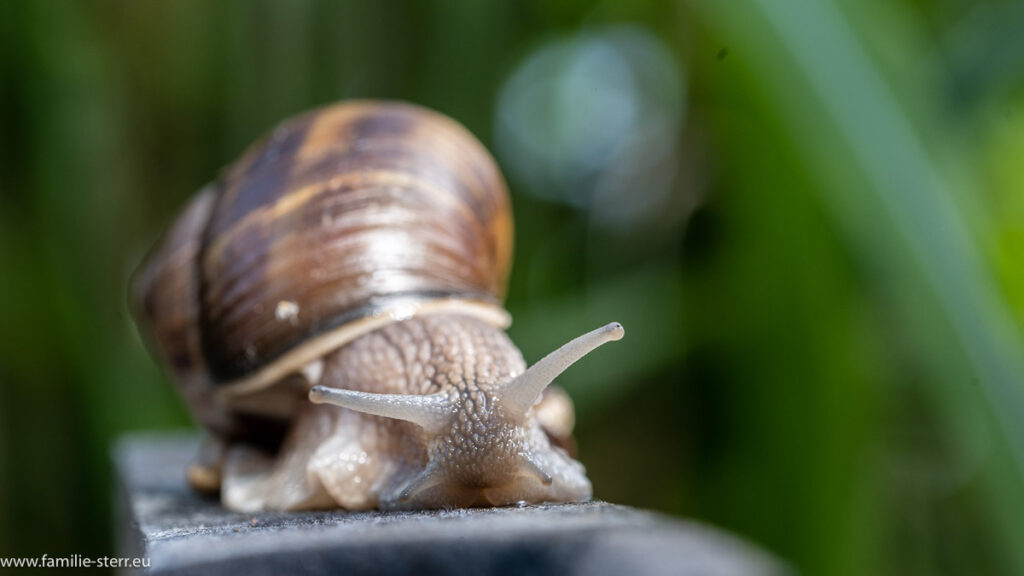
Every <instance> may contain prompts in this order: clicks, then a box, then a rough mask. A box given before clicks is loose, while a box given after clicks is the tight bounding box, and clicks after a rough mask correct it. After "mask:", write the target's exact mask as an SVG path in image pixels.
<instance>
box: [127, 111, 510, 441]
mask: <svg viewBox="0 0 1024 576" xmlns="http://www.w3.org/2000/svg"><path fill="white" fill-rule="evenodd" d="M511 247H512V220H511V212H510V207H509V199H508V194H507V191H506V188H505V184H504V182H503V180H502V177H501V175H500V173H499V171H498V168H497V166H496V165H495V162H494V160H493V159H492V158H491V156H490V155H489V154H488V153H487V151H486V150H485V149H484V147H483V146H482V145H481V144H480V143H479V141H477V140H476V138H474V137H473V136H472V135H471V134H470V133H469V132H468V131H467V130H466V129H465V128H463V127H462V126H460V125H459V124H457V123H456V122H454V121H453V120H451V119H449V118H447V117H445V116H442V115H440V114H438V113H435V112H431V111H429V110H426V109H424V108H420V107H417V106H413V105H409V104H404V103H397V102H372V101H357V102H346V103H341V104H336V105H333V106H329V107H326V108H323V109H320V110H316V111H313V112H310V113H307V114H304V115H301V116H298V117H296V118H293V119H291V120H288V121H286V122H284V123H283V124H281V125H280V126H279V127H277V128H276V129H275V130H274V131H273V132H272V133H271V134H270V135H269V136H268V137H266V138H265V139H264V140H262V141H261V142H259V143H257V144H256V145H254V146H253V147H252V148H251V149H250V150H248V151H247V152H246V153H245V154H244V155H243V156H242V158H241V159H239V160H238V161H237V162H236V163H235V164H234V165H233V166H231V167H229V168H228V169H226V170H225V171H224V173H223V175H222V177H221V178H220V179H219V180H218V181H217V182H215V183H214V184H211V185H210V186H209V187H207V188H206V189H205V190H204V191H203V192H201V193H200V194H199V195H198V196H197V197H196V198H194V199H193V200H192V201H191V202H190V203H189V205H188V206H187V207H186V208H185V210H184V211H183V212H182V214H181V216H179V218H178V219H177V220H176V221H175V222H174V224H173V225H172V226H171V228H170V229H169V231H168V232H167V234H166V235H165V237H164V238H163V240H162V241H161V242H160V243H158V245H157V246H156V247H155V248H154V250H153V252H152V253H151V255H150V256H149V257H148V258H147V260H146V262H144V264H143V266H142V267H141V268H140V270H139V272H138V273H137V275H136V278H135V280H134V285H133V292H134V298H135V300H136V314H137V317H138V319H139V324H140V325H143V326H144V329H143V332H146V333H148V334H149V335H150V336H151V338H150V339H151V341H152V342H153V344H154V345H155V347H156V349H157V351H158V353H159V355H160V356H161V357H162V358H163V359H164V361H165V362H166V363H167V364H168V365H169V367H170V368H171V370H172V372H174V374H175V376H176V377H177V379H178V380H179V382H180V383H181V384H182V386H183V388H184V393H185V396H186V398H187V399H188V400H189V404H190V405H191V406H192V407H193V409H194V410H195V411H196V412H197V414H198V415H199V417H200V419H201V420H203V421H204V423H206V424H207V425H208V426H210V427H211V428H213V429H214V430H217V431H222V432H223V431H225V430H232V429H234V428H236V427H237V426H236V423H234V422H230V421H228V420H230V419H232V418H237V416H232V415H230V414H229V415H225V411H223V410H221V409H219V408H218V407H217V406H216V404H217V403H216V401H215V399H214V398H213V395H212V392H211V391H212V390H214V389H217V388H221V389H223V388H225V387H227V388H232V387H233V388H235V389H237V390H241V391H243V392H245V393H251V392H257V391H260V390H263V389H266V388H268V387H270V386H271V385H273V384H275V383H276V382H278V381H280V380H281V379H282V378H285V377H286V376H288V375H289V374H294V373H295V372H296V371H298V370H300V369H301V368H302V367H303V366H304V365H306V364H308V363H309V362H311V361H313V360H316V359H317V358H318V357H320V356H322V355H323V354H324V353H326V352H328V351H330V350H332V349H334V348H337V347H338V346H339V345H341V344H343V343H345V342H347V341H350V340H351V339H352V338H353V337H354V336H356V335H358V334H361V333H365V332H366V331H368V330H371V329H373V328H375V327H379V326H381V325H383V324H385V323H387V322H392V321H394V320H396V319H400V318H402V317H407V316H408V315H411V314H416V313H420V312H429V311H430V310H434V309H437V310H441V311H443V310H445V309H447V308H450V307H453V306H459V307H461V309H472V310H476V311H477V312H478V315H479V316H480V317H483V318H485V319H488V320H489V321H491V323H493V324H495V325H499V326H501V325H502V324H505V323H507V316H506V315H505V314H504V312H503V311H502V310H501V309H500V304H501V301H502V299H503V297H504V287H505V282H506V278H507V275H508V270H509V262H510V257H511Z"/></svg>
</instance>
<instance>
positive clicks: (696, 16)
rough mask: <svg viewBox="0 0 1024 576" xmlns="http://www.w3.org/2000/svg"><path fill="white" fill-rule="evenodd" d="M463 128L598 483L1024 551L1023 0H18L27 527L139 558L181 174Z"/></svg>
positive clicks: (10, 220)
mask: <svg viewBox="0 0 1024 576" xmlns="http://www.w3.org/2000/svg"><path fill="white" fill-rule="evenodd" d="M351 97H381V98H400V99H406V100H411V101H414V102H417V103H420V104H423V105H426V106H429V107H432V108H435V109H437V110H440V111H442V112H444V113H446V114H448V115H450V116H452V117H454V118H456V119H458V120H459V121H461V122H462V123H464V124H465V125H466V126H467V127H468V128H469V129H470V130H471V131H472V132H474V133H475V134H476V135H477V136H479V137H480V138H481V139H482V140H483V141H484V142H485V144H487V146H488V147H489V148H490V149H491V150H492V151H494V153H495V155H496V157H497V159H498V162H499V164H501V166H502V168H503V169H504V170H505V173H506V176H507V178H508V180H509V184H510V187H511V189H512V193H513V203H514V208H515V217H516V233H517V241H516V258H515V266H514V268H513V273H512V278H511V285H510V291H509V297H508V308H509V310H510V311H511V312H512V314H513V316H514V317H515V324H514V326H513V328H512V329H511V333H512V336H513V338H514V339H515V340H516V342H517V343H519V345H520V346H521V348H522V350H523V352H524V354H525V356H526V357H527V360H528V361H534V360H536V359H538V358H540V357H541V356H542V355H543V354H544V353H546V352H547V351H549V350H550V349H552V348H554V347H555V346H557V345H558V344H560V343H562V342H564V341H565V340H567V339H569V338H570V337H572V336H575V335H577V334H578V333H580V332H582V331H583V330H586V329H590V328H593V327H595V326H598V325H600V324H602V323H604V322H607V321H610V320H619V321H621V322H622V323H623V324H624V325H625V326H626V328H627V333H628V334H627V338H626V339H625V340H623V341H622V342H621V343H618V344H615V345H613V346H609V347H607V348H605V349H602V350H601V351H600V352H599V353H596V354H595V355H594V356H593V357H591V358H588V359H587V360H586V361H585V362H582V363H581V364H580V365H578V366H577V367H574V368H573V369H572V370H570V371H569V372H568V373H567V374H566V375H565V376H564V377H563V378H562V379H561V382H562V383H563V384H564V385H565V386H566V387H567V388H568V389H569V390H570V392H571V394H572V395H573V397H574V399H575V400H576V402H577V407H578V412H579V415H578V440H579V445H580V457H581V459H582V461H583V462H584V463H585V464H586V466H587V469H588V471H589V474H590V477H591V479H592V480H593V482H594V486H595V490H596V496H597V497H599V498H602V499H607V500H611V501H614V502H620V503H625V504H633V505H637V506H644V507H648V508H653V509H657V510H662V511H665V512H667V513H671V514H676V515H682V516H688V517H695V518H699V519H702V520H705V521H707V522H710V523H714V524H716V525H718V526H721V527H723V528H725V529H728V530H731V531H734V532H736V533H739V534H741V535H743V536H745V537H747V538H750V539H752V540H753V541H755V542H758V543H760V544H762V545H764V546H765V547H767V548H768V549H770V550H771V551H772V552H774V553H775V554H777V555H779V556H780V557H782V558H784V559H786V560H787V561H789V562H790V563H792V565H793V566H794V567H796V568H797V569H798V570H800V571H801V572H803V573H805V574H815V575H817V574H821V575H829V574H836V575H839V574H904V575H918V574H921V575H925V574H1024V546H1021V544H1022V543H1024V514H1022V513H1021V511H1024V481H1022V478H1024V475H1022V471H1024V361H1022V352H1024V348H1022V345H1021V342H1022V339H1021V327H1022V321H1024V266H1022V262H1021V256H1020V255H1021V254H1022V250H1024V3H1020V2H1000V1H988V2H977V1H972V0H866V1H864V0H856V1H855V0H848V1H840V0H792V1H773V0H728V1H725V0H717V1H712V0H677V1H663V0H641V1H626V0H620V1H614V0H609V1H604V2H592V1H582V0H575V1H574V0H566V1H561V2H547V1H542V0H534V1H528V2H516V3H512V2H481V1H478V0H461V1H450V2H441V1H426V2H412V1H408V2H392V1H388V2H369V1H367V2H358V3H355V2H353V3H348V2H346V3H340V2H327V1H283V0H282V1H276V2H274V1H254V2H243V1H241V0H239V1H217V2H208V1H205V0H187V1H186V0H177V1H174V2H171V1H165V2H156V1H127V0H126V1H87V2H71V1H51V0H39V1H32V2H28V1H11V0H0V556H32V555H37V554H43V553H48V554H50V555H51V556H60V555H69V554H75V553H77V554H83V555H93V556H98V555H102V554H109V553H112V552H113V551H114V547H113V546H114V545H113V527H112V518H111V517H112V513H111V510H112V498H111V496H112V492H113V478H112V471H111V466H110V459H109V449H110V446H111V442H112V440H113V439H114V438H116V437H117V436H118V435H119V434H121V433H124V432H126V431H130V430H140V429H165V428H175V427H187V426H190V425H191V424H190V419H189V417H188V415H187V413H186V412H185V411H184V408H183V405H182V403H181V401H180V400H179V399H178V398H177V396H176V395H175V393H174V391H173V388H172V387H171V385H170V383H169V381H168V380H167V378H166V376H164V375H162V374H161V373H160V372H159V370H158V368H157V366H156V364H155V363H154V362H153V361H152V360H151V359H150V358H149V357H148V355H147V354H146V352H145V350H144V348H143V346H142V344H141V342H140V340H139V338H138V337H137V335H136V331H135V329H134V326H133V325H132V322H131V319H130V318H129V316H128V313H127V310H126V305H125V293H126V284H127V280H128V276H129V274H130V273H131V271H132V269H133V268H134V267H135V265H136V264H137V263H138V262H139V260H140V259H141V257H142V255H143V253H144V252H145V250H146V249H147V248H148V247H149V245H150V244H151V243H152V242H153V241H154V240H155V239H156V237H157V236H158V234H159V233H160V232H161V230H162V229H163V227H164V226H165V225H166V224H167V223H169V222H170V220H171V219H172V218H173V216H174V214H175V212H176V210H177V209H178V208H179V207H180V206H181V205H182V204H183V202H184V201H185V199H186V198H187V197H188V196H189V195H190V194H191V193H192V192H193V191H195V190H197V189H198V188H199V187H200V186H202V185H203V184H204V183H206V182H207V181H209V180H211V179H212V178H213V177H214V176H215V175H216V173H217V171H218V170H219V169H220V168H221V167H222V166H224V165H225V164H227V163H229V162H231V161H233V160H234V159H235V158H236V157H237V156H238V155H239V154H240V153H241V151H242V150H243V149H244V148H245V147H246V146H247V145H248V144H250V143H251V142H252V141H254V140H255V139H256V138H257V137H258V136H260V135H261V134H262V133H264V132H265V131H267V130H269V129H270V128H271V127H272V126H273V125H274V124H275V123H276V122H278V121H280V120H282V119H283V118H285V117H287V116H289V115H291V114H294V113H297V112H299V111H302V110H306V109H308V108H311V107H315V106H318V105H322V104H325V103H328V102H331V101H334V100H337V99H341V98H351Z"/></svg>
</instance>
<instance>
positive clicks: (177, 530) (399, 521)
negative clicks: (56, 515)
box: [115, 435, 786, 576]
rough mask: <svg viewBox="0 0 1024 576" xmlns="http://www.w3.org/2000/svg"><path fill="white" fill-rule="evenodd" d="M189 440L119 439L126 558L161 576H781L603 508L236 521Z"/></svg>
mask: <svg viewBox="0 0 1024 576" xmlns="http://www.w3.org/2000/svg"><path fill="white" fill-rule="evenodd" d="M196 446H197V439H196V438H195V437H194V436H191V435H148V436H132V437H129V438H125V439H123V440H122V441H121V442H120V443H119V444H118V445H117V447H116V449H115V460H116V465H117V470H118V478H119V480H120V495H119V496H120V497H119V500H120V505H121V507H122V509H121V510H120V520H119V521H120V538H121V547H122V555H125V556H145V557H148V558H150V560H151V562H152V569H151V572H152V573H156V574H186V573H188V574H197V573H199V574H244V575H246V576H256V575H260V574H282V573H284V574H299V573H309V574H364V573H365V574H456V573H457V574H559V575H562V574H693V575H698V574H699V575H707V576H717V575H741V574H742V575H762V574H764V575H768V574H785V573H786V571H785V569H784V567H783V566H782V565H781V564H779V563H777V562H776V561H775V560H773V559H772V558H770V557H769V556H767V555H766V554H764V553H763V552H761V551H759V550H757V549H756V548H754V547H752V546H750V545H748V544H746V543H745V542H743V541H741V540H739V539H737V538H735V537H733V536H730V535H728V534H726V533H723V532H721V531H719V530H716V529H713V528H711V527H708V526H705V525H702V524H698V523H695V522H687V521H678V520H670V519H668V518H666V517H663V516H659V515H657V514H652V513H648V512H643V511H639V510H635V509H632V508H628V507H625V506H617V505H614V504H607V503H604V502H590V503H586V504H563V505H544V506H525V507H521V508H487V509H470V510H445V511H426V512H345V511H333V512H308V513H268V514H258V515H252V514H238V513H234V512H230V511H228V510H225V509H224V508H223V507H221V506H220V504H219V503H218V502H216V501H213V500H206V499H202V498H199V497H197V496H196V495H194V494H193V493H192V492H191V491H190V490H189V489H188V488H187V486H186V484H185V479H184V470H185V466H186V464H187V463H188V462H189V461H190V459H191V458H192V456H193V454H194V453H195V450H196Z"/></svg>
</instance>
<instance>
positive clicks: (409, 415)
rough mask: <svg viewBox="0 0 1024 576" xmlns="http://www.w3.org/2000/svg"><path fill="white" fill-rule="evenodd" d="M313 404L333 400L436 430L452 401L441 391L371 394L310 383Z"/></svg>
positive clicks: (447, 416)
mask: <svg viewBox="0 0 1024 576" xmlns="http://www.w3.org/2000/svg"><path fill="white" fill-rule="evenodd" d="M309 400H310V401H311V402H313V403H314V404H333V405H335V406H341V407H342V408H348V409H350V410H356V411H357V412H364V413H366V414H373V415H374V416H384V417H385V418H395V419H398V420H405V421H407V422H412V423H413V424H416V425H418V426H420V427H422V428H423V429H424V430H426V431H427V432H432V433H437V432H439V431H441V430H442V429H444V427H445V425H446V424H447V423H448V422H449V421H450V420H451V416H452V412H453V410H454V409H455V404H454V403H453V402H452V399H451V397H450V396H449V395H448V394H447V393H445V392H439V393H437V394H428V395H423V396H420V395H415V394H373V393H370V392H359V391H356V390H344V389H341V388H330V387H327V386H314V387H313V388H311V389H310V391H309Z"/></svg>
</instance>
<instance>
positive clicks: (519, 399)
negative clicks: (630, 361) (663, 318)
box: [499, 322, 625, 417]
mask: <svg viewBox="0 0 1024 576" xmlns="http://www.w3.org/2000/svg"><path fill="white" fill-rule="evenodd" d="M624 334H625V330H624V329H623V328H622V324H619V323H618V322H612V323H611V324H607V325H605V326H602V327H601V328H598V329H597V330H593V331H591V332H587V333H586V334H584V335H582V336H579V337H577V338H575V339H573V340H571V341H570V342H568V343H566V344H564V345H563V346H562V347H561V348H559V349H557V350H555V351H554V352H552V353H550V354H548V355H547V356H545V357H544V358H542V359H541V360H540V361H539V362H537V363H536V364H534V365H533V366H530V368H529V369H527V370H526V372H523V373H522V374H521V375H520V376H519V377H518V378H516V379H515V380H512V381H511V382H509V383H508V384H506V385H505V386H504V387H503V388H502V389H501V391H500V392H499V397H500V398H501V401H502V403H503V404H504V405H505V406H506V408H507V409H508V411H509V413H510V414H514V415H517V416H520V417H522V416H525V415H526V412H527V411H528V410H529V409H530V407H531V406H533V405H534V403H535V402H536V401H537V398H539V397H540V393H541V392H543V391H544V389H545V388H547V387H548V385H550V384H551V383H552V382H554V380H555V378H557V377H558V376H559V375H560V374H561V373H562V372H564V371H565V370H566V369H567V368H569V366H572V365H573V364H574V363H575V362H576V361H577V360H579V359H580V358H583V357H584V356H586V355H587V354H589V353H590V352H592V351H593V350H594V349H595V348H597V347H598V346H600V345H602V344H604V343H606V342H612V341H614V340H620V339H621V338H622V336H623V335H624Z"/></svg>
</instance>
